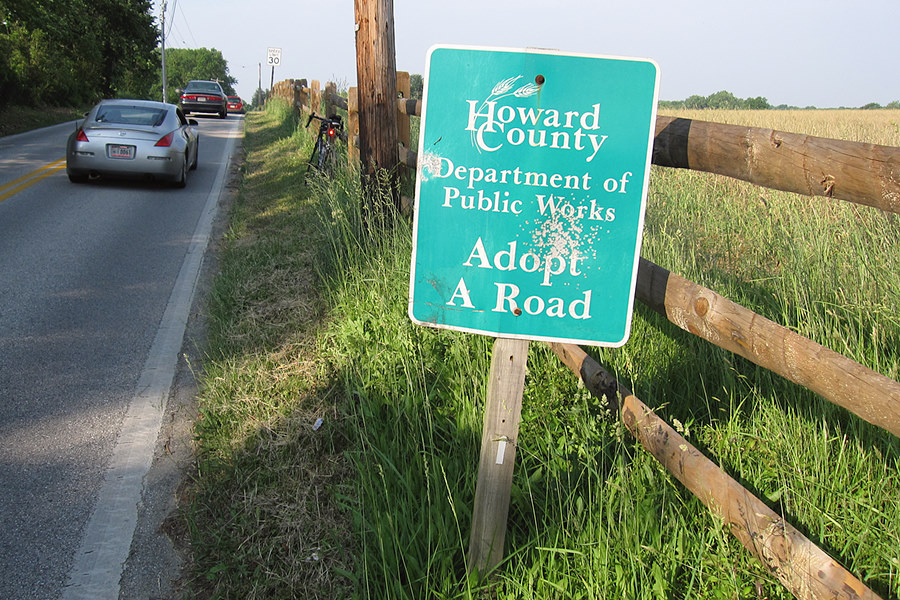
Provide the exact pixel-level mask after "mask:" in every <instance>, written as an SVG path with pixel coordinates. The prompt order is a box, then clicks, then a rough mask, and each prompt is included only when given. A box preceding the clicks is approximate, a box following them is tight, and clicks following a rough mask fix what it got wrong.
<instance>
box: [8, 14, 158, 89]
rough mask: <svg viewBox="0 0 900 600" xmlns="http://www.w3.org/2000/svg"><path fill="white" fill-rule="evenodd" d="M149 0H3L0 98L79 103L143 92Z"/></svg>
mask: <svg viewBox="0 0 900 600" xmlns="http://www.w3.org/2000/svg"><path fill="white" fill-rule="evenodd" d="M150 9H151V5H150V1H149V0H91V1H88V0H4V1H3V4H0V22H2V26H0V50H2V51H0V73H2V75H0V82H2V84H3V85H2V90H0V102H2V103H9V102H18V103H23V104H37V105H40V104H51V105H78V104H83V103H87V102H91V101H93V100H96V99H97V98H98V97H101V96H118V95H123V94H125V93H127V94H129V95H138V94H141V93H142V92H143V93H146V91H147V90H148V89H149V86H150V83H151V80H152V76H153V71H154V69H153V63H152V57H153V53H154V51H155V48H156V41H157V37H158V32H157V30H156V28H155V26H154V24H153V18H152V17H151V15H150Z"/></svg>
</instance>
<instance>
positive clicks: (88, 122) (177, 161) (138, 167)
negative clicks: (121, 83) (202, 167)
mask: <svg viewBox="0 0 900 600" xmlns="http://www.w3.org/2000/svg"><path fill="white" fill-rule="evenodd" d="M196 125H197V121H195V120H194V119H187V118H185V116H184V114H183V113H182V112H181V109H180V108H178V107H177V106H175V105H174V104H165V103H163V102H154V101H151V100H101V101H100V103H99V104H97V106H95V107H94V108H92V109H91V110H90V112H88V113H87V115H85V118H84V121H82V122H81V124H80V126H79V127H78V129H77V130H76V131H75V132H74V133H73V134H72V135H70V136H69V141H68V143H67V144H66V172H67V173H68V175H69V179H70V180H71V181H73V182H76V183H80V182H84V181H87V180H88V179H91V178H97V177H100V176H104V175H105V176H116V177H147V178H151V179H162V180H166V181H172V182H173V183H174V184H175V185H176V186H178V187H184V186H185V184H186V183H187V175H188V171H189V170H193V169H196V168H197V151H198V148H199V143H200V134H199V133H198V132H197V129H196Z"/></svg>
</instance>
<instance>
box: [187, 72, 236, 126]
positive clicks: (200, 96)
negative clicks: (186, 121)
mask: <svg viewBox="0 0 900 600" xmlns="http://www.w3.org/2000/svg"><path fill="white" fill-rule="evenodd" d="M181 110H182V111H184V114H186V115H189V114H191V113H216V114H218V115H219V117H221V118H223V119H224V118H225V117H227V116H228V98H227V96H226V95H225V90H223V89H222V86H221V85H220V84H219V82H218V81H205V80H199V79H194V80H191V81H188V84H187V85H186V86H184V90H182V92H181Z"/></svg>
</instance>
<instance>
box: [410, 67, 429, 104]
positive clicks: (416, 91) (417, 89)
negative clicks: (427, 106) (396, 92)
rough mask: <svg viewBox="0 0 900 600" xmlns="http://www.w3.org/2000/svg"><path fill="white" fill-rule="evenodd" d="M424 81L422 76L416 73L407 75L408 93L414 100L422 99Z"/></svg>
mask: <svg viewBox="0 0 900 600" xmlns="http://www.w3.org/2000/svg"><path fill="white" fill-rule="evenodd" d="M424 87H425V82H424V81H423V80H422V76H421V75H419V74H418V73H413V74H411V75H410V76H409V95H410V96H412V97H413V98H415V99H416V100H421V99H422V93H423V91H424V89H423V88H424Z"/></svg>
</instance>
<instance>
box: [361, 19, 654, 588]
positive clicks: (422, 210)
mask: <svg viewBox="0 0 900 600" xmlns="http://www.w3.org/2000/svg"><path fill="white" fill-rule="evenodd" d="M360 31H362V29H361V30H360ZM658 80H659V77H658V70H657V67H656V64H655V63H653V62H652V61H649V60H644V59H622V58H615V57H603V56H594V55H575V54H566V53H561V52H556V51H550V50H536V49H520V50H516V49H508V48H482V47H461V46H435V47H433V48H432V49H431V50H430V51H429V54H428V64H427V69H426V74H425V86H424V98H423V102H422V121H421V125H420V139H419V148H420V152H421V153H420V155H419V160H418V162H417V171H416V205H415V213H414V224H413V255H412V265H411V267H412V268H411V269H410V295H409V316H410V318H411V319H412V320H413V322H415V323H418V324H420V325H426V326H429V327H437V328H443V329H453V330H457V331H465V332H470V333H481V334H486V335H492V336H494V337H495V338H497V339H496V342H495V343H494V350H493V357H492V359H491V371H490V383H489V386H488V394H487V402H486V406H485V414H484V428H483V430H482V437H481V457H480V460H479V465H478V480H477V487H476V490H475V504H474V509H473V515H472V530H471V537H470V540H469V557H468V570H469V572H470V573H474V574H477V575H478V576H479V577H481V576H483V575H486V574H487V573H488V572H489V571H491V570H492V569H494V568H495V567H496V566H497V565H498V564H499V563H500V561H501V560H502V559H503V552H504V547H503V546H504V541H505V537H506V521H507V515H508V512H509V503H510V491H511V489H512V477H513V467H514V464H515V456H516V447H517V443H518V434H519V418H520V415H521V409H522V392H523V390H524V386H525V366H526V363H527V355H528V345H529V343H530V341H532V340H538V341H547V342H563V341H564V340H565V342H566V343H574V344H582V343H583V344H591V345H598V346H621V345H622V344H624V343H625V341H626V340H627V338H628V335H629V333H630V325H631V312H632V305H633V301H634V293H635V292H634V285H635V280H636V278H637V264H638V263H637V261H638V258H639V256H640V238H641V232H642V229H643V227H642V226H643V218H644V209H645V206H646V199H647V182H648V177H649V173H650V158H651V150H652V147H653V134H654V129H653V124H654V123H655V121H656V114H655V111H656V100H657V88H658ZM360 113H362V98H361V99H360ZM395 147H396V143H395ZM363 158H364V155H363Z"/></svg>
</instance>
